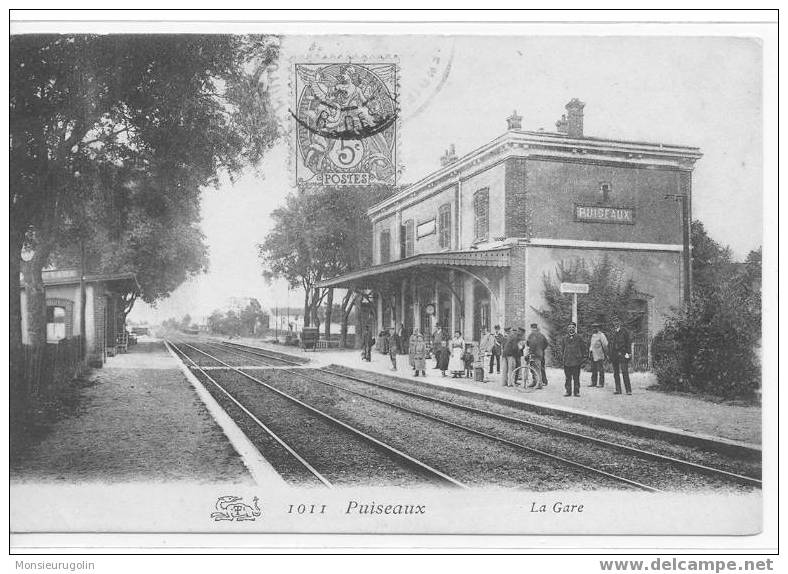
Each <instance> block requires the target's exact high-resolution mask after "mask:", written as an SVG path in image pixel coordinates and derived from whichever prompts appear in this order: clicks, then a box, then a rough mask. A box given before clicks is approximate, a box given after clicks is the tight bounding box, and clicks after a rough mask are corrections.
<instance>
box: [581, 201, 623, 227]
mask: <svg viewBox="0 0 788 574" xmlns="http://www.w3.org/2000/svg"><path fill="white" fill-rule="evenodd" d="M575 220H576V221H590V222H594V223H628V224H630V225H631V224H634V223H635V210H634V209H632V208H631V207H600V206H598V205H597V206H591V205H575Z"/></svg>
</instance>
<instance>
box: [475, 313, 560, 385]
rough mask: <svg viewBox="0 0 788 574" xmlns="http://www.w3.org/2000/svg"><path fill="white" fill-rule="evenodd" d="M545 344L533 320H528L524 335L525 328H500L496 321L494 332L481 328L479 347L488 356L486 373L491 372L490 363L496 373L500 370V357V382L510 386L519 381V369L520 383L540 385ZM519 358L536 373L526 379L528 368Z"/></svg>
mask: <svg viewBox="0 0 788 574" xmlns="http://www.w3.org/2000/svg"><path fill="white" fill-rule="evenodd" d="M548 346H549V342H548V341H547V337H545V336H544V335H543V334H542V332H541V331H540V330H539V325H538V324H537V323H531V332H530V333H529V334H528V336H527V337H526V336H525V329H524V328H522V327H518V328H517V329H513V328H511V327H506V328H504V330H503V333H502V332H501V326H500V325H496V326H495V330H494V332H490V331H488V330H486V329H484V330H483V331H482V338H481V343H480V344H479V348H480V349H481V350H482V352H484V354H485V356H489V374H491V375H492V374H493V366H494V367H495V369H496V372H497V373H498V374H500V373H501V362H502V360H503V375H504V376H503V377H502V381H503V386H504V387H514V386H519V385H520V378H521V376H522V375H521V373H522V374H523V375H524V376H522V379H523V384H524V385H527V386H528V387H531V388H537V389H541V388H543V387H544V386H545V385H546V384H547V371H546V370H545V350H546V349H547V347H548ZM523 359H525V361H526V366H528V365H532V366H533V368H534V371H535V372H536V373H538V376H534V377H533V378H532V380H531V382H530V383H528V382H527V376H528V372H529V371H530V369H524V368H523Z"/></svg>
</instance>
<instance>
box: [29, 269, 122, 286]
mask: <svg viewBox="0 0 788 574" xmlns="http://www.w3.org/2000/svg"><path fill="white" fill-rule="evenodd" d="M41 276H42V279H43V280H44V285H71V284H75V283H79V277H80V271H79V269H53V270H49V271H42V272H41ZM113 281H134V283H136V282H137V276H136V275H135V274H134V273H132V272H131V271H127V272H123V273H98V274H90V275H85V282H86V283H99V282H105V283H107V282H113Z"/></svg>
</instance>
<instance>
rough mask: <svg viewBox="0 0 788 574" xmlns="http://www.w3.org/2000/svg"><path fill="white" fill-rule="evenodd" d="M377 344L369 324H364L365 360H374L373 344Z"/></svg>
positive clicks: (363, 354)
mask: <svg viewBox="0 0 788 574" xmlns="http://www.w3.org/2000/svg"><path fill="white" fill-rule="evenodd" d="M374 344H375V338H374V337H373V336H372V333H371V332H370V331H369V325H364V332H363V333H362V334H361V349H362V358H363V359H364V360H365V361H371V360H372V345H374Z"/></svg>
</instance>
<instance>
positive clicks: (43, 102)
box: [9, 34, 278, 380]
mask: <svg viewBox="0 0 788 574" xmlns="http://www.w3.org/2000/svg"><path fill="white" fill-rule="evenodd" d="M277 56H278V49H277V44H276V42H273V41H271V39H269V38H265V37H260V36H221V35H211V36H198V35H185V34H184V35H151V36H141V35H133V36H131V35H129V36H126V35H105V36H96V35H29V36H23V35H20V36H14V37H12V38H11V42H10V62H11V70H10V95H9V99H10V120H9V125H10V138H9V140H10V186H9V187H10V225H9V239H10V247H9V250H10V251H9V255H10V262H11V264H10V266H9V285H10V288H11V290H10V312H11V320H10V340H11V352H10V355H11V363H12V364H11V371H12V372H11V376H12V379H13V380H18V379H19V378H20V376H21V364H20V362H19V360H20V357H21V355H22V353H21V313H22V310H21V308H20V305H19V298H18V296H17V295H16V294H17V292H18V289H19V274H20V270H22V267H23V266H22V261H23V259H22V255H23V253H24V254H25V257H24V260H25V264H24V283H25V288H26V289H27V291H28V301H29V302H30V319H31V320H30V323H29V324H30V334H31V339H32V341H33V343H35V344H42V343H43V342H44V341H45V307H44V288H43V280H42V276H41V271H42V269H43V268H44V267H45V266H46V265H47V264H48V263H49V261H50V259H51V256H52V255H53V252H55V250H56V249H58V248H62V247H64V245H67V242H66V240H67V239H69V238H72V239H73V237H79V238H81V239H83V240H84V239H85V238H89V237H92V236H93V234H94V233H98V230H97V229H96V228H95V226H96V225H97V224H99V223H107V227H106V228H105V229H106V230H112V229H113V227H112V224H114V223H118V222H114V221H112V218H111V217H108V216H112V215H113V214H114V213H116V210H117V211H123V207H124V205H126V204H125V201H126V200H128V198H129V190H130V189H132V187H133V185H134V184H135V183H137V184H139V183H140V182H144V183H146V184H148V185H151V186H152V187H154V188H157V189H158V190H159V191H160V192H162V193H163V197H164V198H165V199H164V201H167V200H169V199H173V198H174V199H175V201H176V203H177V202H180V207H181V208H183V207H184V206H186V208H185V209H183V210H182V211H183V212H184V213H186V214H197V213H199V211H198V207H199V203H198V200H195V197H197V192H198V190H199V188H200V187H201V186H204V185H210V184H215V183H216V182H217V181H218V179H217V178H218V174H219V172H221V171H226V172H229V173H231V174H232V173H235V172H237V171H238V170H240V169H241V168H242V167H243V166H244V165H247V164H249V163H255V162H256V161H258V160H259V159H260V157H261V156H262V154H263V153H264V152H265V150H267V149H268V147H269V146H270V145H271V143H272V142H273V141H274V139H275V138H276V135H277V130H276V125H275V121H274V115H273V114H272V113H271V111H270V105H269V101H268V93H267V89H266V83H265V79H266V72H267V70H268V69H269V67H270V66H271V65H272V64H273V63H274V62H275V61H276V59H277ZM148 199H149V200H150V201H149V202H148V203H149V205H148V212H151V211H154V210H153V209H151V207H152V206H151V205H150V203H151V202H153V203H155V201H156V199H155V198H152V197H148ZM195 208H197V209H195ZM176 219H177V218H176ZM135 221H137V220H135V219H134V218H131V219H128V220H125V222H127V223H130V226H129V227H128V228H124V227H123V226H122V224H123V223H124V221H123V220H122V221H120V222H119V225H120V229H123V231H133V230H135V229H136V230H137V231H140V229H139V227H136V228H135V226H134V225H133V224H134V222H135ZM177 223H178V225H175V226H171V227H169V228H167V227H166V226H167V222H166V217H165V218H164V219H162V220H161V221H160V224H161V225H160V226H159V227H158V228H156V227H155V226H154V229H153V230H152V231H153V234H152V235H150V237H153V236H155V234H156V233H158V232H160V231H161V230H162V229H163V228H167V229H170V230H174V232H176V233H177V232H178V231H181V232H183V231H188V230H187V229H186V227H192V228H196V223H197V220H196V216H195V217H194V218H192V219H189V217H182V218H180V219H178V221H177ZM149 231H151V230H149ZM179 237H185V239H186V243H187V244H190V247H188V249H187V250H188V251H189V252H190V254H192V255H193V254H194V253H195V249H194V248H195V247H197V249H196V251H197V252H198V251H199V246H198V245H196V244H195V239H199V238H198V237H197V236H196V235H195V233H194V232H193V231H192V232H187V233H185V234H183V235H179V236H177V237H173V236H172V235H170V237H169V238H168V239H169V240H173V239H174V240H175V241H176V243H177V241H178V238H179ZM118 239H119V240H120V241H119V242H125V239H126V237H124V234H123V233H121V234H120V235H119V238H118ZM159 239H161V238H159ZM151 241H152V242H153V243H154V244H155V243H156V239H151ZM163 243H164V241H160V242H159V246H161V245H162V244H163ZM155 247H156V246H155V245H152V244H150V243H149V244H148V245H147V246H145V247H141V246H140V248H139V249H138V250H137V251H136V253H137V258H136V261H137V265H138V268H135V269H134V270H135V271H137V272H140V275H144V274H145V272H146V271H147V270H149V271H150V274H151V276H153V275H156V273H157V267H158V271H160V270H161V268H162V263H163V264H164V266H165V267H166V263H167V261H172V257H170V258H164V259H159V260H158V261H156V260H155V259H153V261H154V263H153V264H152V265H151V264H149V263H148V261H149V259H148V258H147V257H145V255H144V254H145V253H147V254H148V255H150V254H151V253H153V251H152V250H154V249H155ZM132 251H133V250H132ZM131 259H132V262H133V261H134V260H135V259H134V257H133V256H132V257H131ZM192 261H193V262H194V259H193V258H192ZM140 262H142V263H140ZM200 265H201V263H200V262H199V261H198V262H197V263H196V266H197V267H200ZM194 268H195V265H187V266H186V270H185V272H184V273H175V274H174V275H173V276H170V277H168V278H167V279H165V281H164V283H163V284H161V285H159V286H156V285H155V284H154V285H151V283H155V281H153V282H147V281H146V282H145V283H146V285H149V286H150V289H146V293H145V294H144V297H145V298H146V299H148V300H151V301H153V300H155V299H156V298H158V297H161V296H165V295H166V294H167V293H169V290H171V289H172V288H173V284H175V283H176V282H177V281H178V280H179V278H183V277H185V276H188V274H189V273H190V272H192V271H193V270H194Z"/></svg>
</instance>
